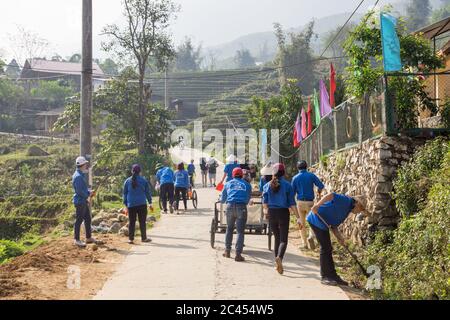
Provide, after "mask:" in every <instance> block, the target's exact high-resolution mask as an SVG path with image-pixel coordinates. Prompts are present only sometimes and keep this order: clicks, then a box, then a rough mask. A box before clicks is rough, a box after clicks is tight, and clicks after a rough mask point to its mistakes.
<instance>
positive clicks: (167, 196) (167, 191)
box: [161, 183, 175, 211]
mask: <svg viewBox="0 0 450 320" xmlns="http://www.w3.org/2000/svg"><path fill="white" fill-rule="evenodd" d="M174 190H175V186H174V185H173V183H166V184H163V185H162V186H161V201H162V205H163V210H164V211H167V201H169V204H170V205H171V206H172V205H173V197H174Z"/></svg>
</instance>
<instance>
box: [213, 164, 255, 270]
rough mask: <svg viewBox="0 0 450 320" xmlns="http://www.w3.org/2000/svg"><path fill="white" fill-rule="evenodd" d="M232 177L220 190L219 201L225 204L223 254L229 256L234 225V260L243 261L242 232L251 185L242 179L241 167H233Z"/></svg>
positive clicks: (243, 230) (245, 220)
mask: <svg viewBox="0 0 450 320" xmlns="http://www.w3.org/2000/svg"><path fill="white" fill-rule="evenodd" d="M232 177H233V179H232V180H231V181H229V182H227V183H226V184H225V187H224V189H223V192H222V196H221V200H220V201H221V202H222V203H226V204H227V209H226V214H227V233H226V239H225V244H226V250H225V253H224V254H223V256H224V257H225V258H230V256H231V246H232V243H233V232H234V228H235V225H236V231H237V242H236V258H235V261H236V262H244V261H245V259H244V257H242V251H243V249H244V237H245V236H244V233H245V226H246V224H247V217H248V216H247V205H248V204H249V202H250V199H251V195H252V186H251V185H250V183H248V182H247V181H245V180H244V179H243V177H244V172H243V170H242V169H241V168H235V169H234V170H233V173H232Z"/></svg>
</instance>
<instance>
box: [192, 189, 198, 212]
mask: <svg viewBox="0 0 450 320" xmlns="http://www.w3.org/2000/svg"><path fill="white" fill-rule="evenodd" d="M192 205H193V206H194V208H195V209H197V205H198V197H197V191H194V192H192Z"/></svg>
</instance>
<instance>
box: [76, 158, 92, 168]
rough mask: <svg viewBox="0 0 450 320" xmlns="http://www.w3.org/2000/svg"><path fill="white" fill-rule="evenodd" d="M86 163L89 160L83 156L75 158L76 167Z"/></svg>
mask: <svg viewBox="0 0 450 320" xmlns="http://www.w3.org/2000/svg"><path fill="white" fill-rule="evenodd" d="M86 163H89V161H87V160H86V158H85V157H78V158H77V160H76V165H77V167H81V166H84V165H85V164H86Z"/></svg>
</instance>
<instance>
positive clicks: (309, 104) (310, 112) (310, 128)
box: [308, 97, 313, 136]
mask: <svg viewBox="0 0 450 320" xmlns="http://www.w3.org/2000/svg"><path fill="white" fill-rule="evenodd" d="M312 131H313V123H312V106H311V97H309V98H308V136H309V135H310V134H311V133H312Z"/></svg>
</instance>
